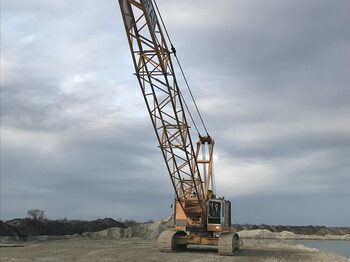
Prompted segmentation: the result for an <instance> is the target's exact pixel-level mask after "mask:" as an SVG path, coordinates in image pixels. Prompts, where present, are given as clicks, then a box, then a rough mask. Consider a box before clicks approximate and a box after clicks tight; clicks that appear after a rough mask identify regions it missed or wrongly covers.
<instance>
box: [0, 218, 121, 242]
mask: <svg viewBox="0 0 350 262" xmlns="http://www.w3.org/2000/svg"><path fill="white" fill-rule="evenodd" d="M111 227H119V228H126V226H125V225H124V224H123V223H121V222H118V221H115V220H114V219H112V218H104V219H96V220H93V221H82V220H49V219H40V220H39V219H38V220H35V219H29V218H24V219H13V220H8V221H6V222H4V221H0V236H12V237H19V238H22V239H25V238H27V237H28V236H40V235H56V236H62V235H73V234H82V233H84V232H97V231H101V230H104V229H107V228H111Z"/></svg>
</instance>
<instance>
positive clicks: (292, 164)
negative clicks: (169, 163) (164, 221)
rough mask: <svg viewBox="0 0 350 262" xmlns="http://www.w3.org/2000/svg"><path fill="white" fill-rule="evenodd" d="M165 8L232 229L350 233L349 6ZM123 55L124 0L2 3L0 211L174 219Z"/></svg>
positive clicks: (164, 0)
mask: <svg viewBox="0 0 350 262" xmlns="http://www.w3.org/2000/svg"><path fill="white" fill-rule="evenodd" d="M158 6H159V8H160V10H161V13H162V16H163V18H164V20H165V23H166V25H167V29H168V31H169V33H170V36H171V38H172V42H173V43H174V45H175V47H176V50H177V55H178V57H179V58H180V60H181V63H182V66H183V67H184V70H185V72H186V75H187V78H188V80H189V82H190V85H191V88H192V92H193V94H194V96H195V97H196V101H197V103H198V106H199V108H200V111H201V113H202V116H203V118H204V120H205V123H206V125H207V127H208V129H209V132H210V134H211V135H212V136H213V137H214V138H215V141H216V145H215V146H216V147H215V177H216V191H217V194H218V195H220V196H225V198H226V199H229V200H231V202H232V209H233V211H232V218H233V223H256V224H260V223H265V224H275V225H280V224H285V225H287V224H288V225H326V226H348V227H349V226H350V208H349V203H350V88H349V83H350V16H349V15H348V14H349V12H350V2H349V1H348V0H337V1H325V0H319V1H311V0H303V1H301V0H284V1H277V0H264V1H263V0H250V1H245V0H233V1H224V0H218V1H215V3H214V2H213V1H209V0H201V1H199V0H193V1H186V0H179V1H170V0H158ZM128 48H129V47H128V44H127V39H126V34H125V31H124V26H123V23H122V18H121V15H120V10H119V6H118V2H117V1H116V0H104V1H92V0H84V1H83V0H77V1H68V0H62V1H45V0H31V1H27V0H3V1H1V185H0V188H1V195H0V196H1V201H0V204H1V206H0V217H1V219H11V218H15V217H25V216H26V214H27V210H30V209H42V210H44V211H45V213H46V216H47V217H48V218H53V219H55V218H72V219H73V218H74V219H96V218H103V217H112V218H114V219H118V218H120V219H135V220H138V221H147V220H150V219H153V220H157V219H161V218H165V217H167V216H169V214H171V213H172V212H173V211H172V209H171V208H170V205H171V203H172V202H173V198H174V191H173V188H172V185H171V182H170V178H169V175H168V174H167V171H166V168H165V163H164V162H163V159H162V156H161V152H160V150H159V148H158V147H157V146H158V144H157V140H156V136H155V134H154V130H153V128H152V125H151V121H150V119H149V116H148V113H147V110H146V106H145V104H144V101H143V97H142V95H141V92H140V89H139V86H138V82H137V79H136V77H135V76H133V73H134V68H133V64H132V60H131V55H130V51H129V49H128ZM178 78H179V79H178V80H179V85H180V89H181V90H184V91H183V92H184V94H185V97H186V99H188V94H186V92H185V86H184V83H183V80H181V79H180V75H178ZM197 120H198V119H197ZM193 140H196V136H195V133H194V132H193Z"/></svg>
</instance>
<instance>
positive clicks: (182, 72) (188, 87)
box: [153, 0, 209, 136]
mask: <svg viewBox="0 0 350 262" xmlns="http://www.w3.org/2000/svg"><path fill="white" fill-rule="evenodd" d="M153 2H154V5H155V7H156V9H157V13H158V15H159V18H160V21H161V23H162V25H163V28H164V30H165V33H166V35H167V38H168V40H169V43H170V45H171V51H172V52H173V54H174V56H175V58H176V62H177V64H178V65H179V68H180V71H181V74H182V76H183V78H184V80H185V83H186V86H187V89H188V91H189V93H190V95H191V98H192V101H193V103H194V106H195V108H196V110H197V113H198V115H199V118H200V120H201V122H202V125H203V127H204V130H205V132H206V133H207V136H209V133H208V130H207V127H206V126H205V124H204V121H203V118H202V115H201V113H200V112H199V108H198V106H197V103H196V100H195V99H194V96H193V93H192V91H191V88H190V85H189V83H188V81H187V78H186V76H185V73H184V71H183V69H182V66H181V63H180V61H179V58H178V57H177V55H176V49H175V47H174V45H173V43H172V41H171V39H170V36H169V33H168V30H167V28H166V26H165V24H164V21H163V17H162V15H161V13H160V11H159V8H158V5H157V2H156V0H153ZM180 94H181V97H182V99H183V101H184V102H185V100H184V98H183V95H182V93H181V92H180ZM185 106H186V108H187V111H188V112H189V115H190V117H191V119H192V122H193V124H194V125H195V127H196V124H195V122H194V120H193V117H192V115H191V113H190V111H189V108H188V106H187V104H186V102H185ZM196 130H197V132H198V129H197V127H196ZM198 134H199V132H198Z"/></svg>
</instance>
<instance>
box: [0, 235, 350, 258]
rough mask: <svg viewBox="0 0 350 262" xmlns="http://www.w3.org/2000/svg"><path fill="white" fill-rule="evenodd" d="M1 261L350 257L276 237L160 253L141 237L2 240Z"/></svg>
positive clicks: (153, 244) (154, 244) (152, 243)
mask: <svg viewBox="0 0 350 262" xmlns="http://www.w3.org/2000/svg"><path fill="white" fill-rule="evenodd" d="M0 261H16V262H17V261H21V262H22V261H84V262H85V261H86V262H90V261H136V262H137V261H150V262H151V261H152V262H157V261H159V262H161V261H166V262H173V261H174V262H175V261H177V262H178V261H186V262H189V261H195V262H214V261H243V262H244V261H266V262H267V261H273V262H277V261H339V262H340V261H346V262H347V261H348V259H347V258H345V257H341V256H336V255H334V254H326V253H321V252H320V251H318V250H317V249H311V248H306V247H303V246H300V245H297V246H293V245H287V244H283V243H281V242H279V241H276V240H254V239H247V240H245V241H244V246H243V247H242V249H241V251H240V252H239V254H238V255H236V256H231V257H221V256H218V254H217V253H216V248H214V247H190V248H189V249H188V250H187V251H183V252H176V253H160V252H159V251H158V250H157V245H156V242H155V241H152V240H143V239H140V238H125V239H84V238H73V239H66V240H49V241H32V242H16V243H7V244H1V248H0Z"/></svg>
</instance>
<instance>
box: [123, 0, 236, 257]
mask: <svg viewBox="0 0 350 262" xmlns="http://www.w3.org/2000/svg"><path fill="white" fill-rule="evenodd" d="M119 5H120V10H121V14H122V18H123V22H124V26H125V31H126V35H127V39H128V43H129V47H130V51H131V55H132V59H133V63H134V67H135V75H136V76H137V79H138V82H139V84H140V87H141V91H142V94H143V97H144V100H145V103H146V107H147V110H148V112H149V115H150V117H151V120H152V124H153V128H154V130H155V133H156V137H157V139H158V142H159V147H160V149H161V152H162V155H163V157H164V160H165V164H166V168H167V170H168V173H169V175H170V178H171V182H172V185H173V187H174V190H175V205H174V207H175V212H174V213H175V214H174V216H175V219H174V220H175V225H174V229H173V230H166V231H164V232H162V233H161V234H160V236H159V239H158V247H159V249H160V250H161V251H164V252H172V251H174V250H177V249H183V248H186V247H187V245H212V246H217V247H218V253H219V254H220V255H232V254H234V253H235V252H236V251H237V250H238V249H239V245H240V240H239V236H238V234H236V233H234V232H232V229H231V202H230V201H228V200H225V199H224V198H223V197H216V195H215V189H214V178H213V150H214V139H213V138H212V137H211V136H210V135H209V133H208V132H207V129H206V127H205V125H204V122H203V119H202V117H201V115H200V113H199V111H198V107H197V105H196V104H195V106H196V109H197V112H198V114H199V116H200V119H201V121H202V124H203V126H204V129H205V131H206V135H204V136H202V135H200V133H199V132H198V135H199V140H198V142H197V144H196V145H194V144H193V142H192V138H191V134H190V130H189V125H188V122H187V117H188V115H187V114H186V112H188V114H189V116H190V118H191V120H193V117H192V115H191V113H190V111H189V110H188V106H187V104H186V101H185V100H184V97H183V95H182V93H181V91H180V89H179V87H178V82H177V79H176V77H175V72H174V66H173V62H172V59H173V57H175V59H176V61H177V62H178V64H179V67H180V70H181V72H182V73H183V70H182V67H181V64H180V63H179V61H178V58H177V56H176V50H175V48H174V47H173V45H172V43H171V41H170V38H169V34H168V31H167V29H166V27H165V25H164V22H163V19H162V16H161V14H160V13H159V9H158V6H157V3H156V2H155V0H153V1H152V0H119ZM163 32H165V33H166V34H164V33H163ZM166 37H167V38H166ZM169 46H170V48H169ZM183 76H184V78H185V75H184V74H183ZM185 82H186V84H187V86H188V82H187V80H186V78H185ZM188 87H189V86H188ZM189 91H190V89H189ZM190 94H191V97H192V98H193V96H192V92H191V91H190ZM193 101H194V99H193ZM194 102H195V101H194ZM185 109H186V111H185ZM192 122H193V123H194V121H192ZM194 125H195V123H194ZM195 127H196V125H195ZM196 129H197V127H196ZM197 131H198V129H197Z"/></svg>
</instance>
